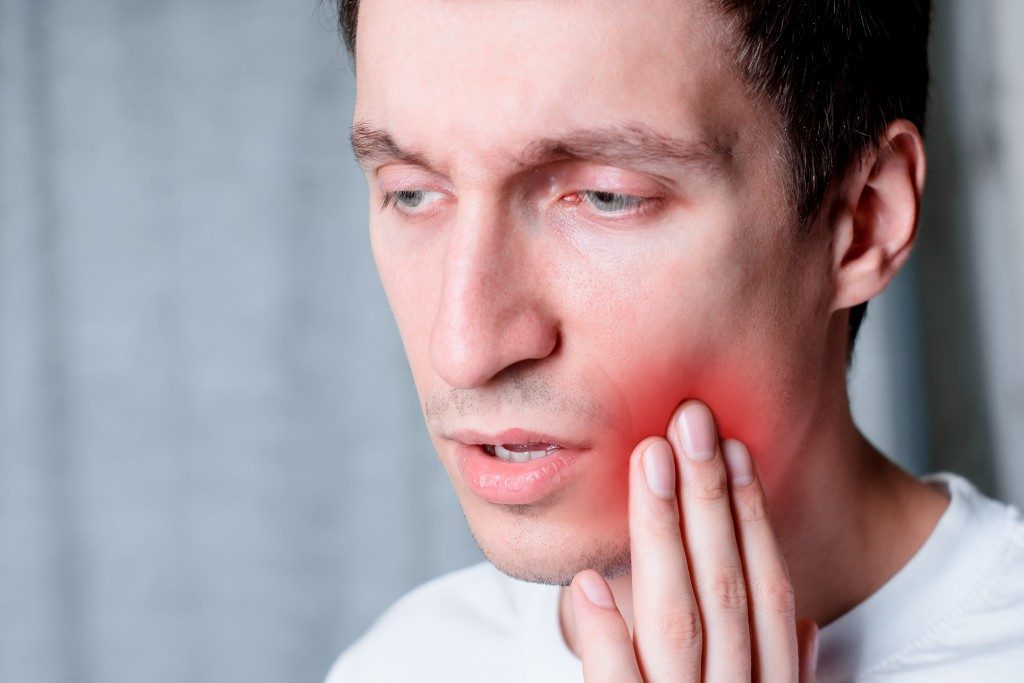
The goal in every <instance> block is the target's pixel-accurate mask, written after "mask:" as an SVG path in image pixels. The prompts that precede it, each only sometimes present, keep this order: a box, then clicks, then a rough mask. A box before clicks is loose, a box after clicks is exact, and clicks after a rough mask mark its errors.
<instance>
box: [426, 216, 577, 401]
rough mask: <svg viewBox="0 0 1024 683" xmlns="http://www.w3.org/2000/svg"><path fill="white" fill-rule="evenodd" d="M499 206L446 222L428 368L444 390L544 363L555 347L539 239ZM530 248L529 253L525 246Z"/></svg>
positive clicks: (554, 324)
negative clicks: (530, 363)
mask: <svg viewBox="0 0 1024 683" xmlns="http://www.w3.org/2000/svg"><path fill="white" fill-rule="evenodd" d="M503 214H504V212H503V211H502V210H501V209H500V207H493V208H486V207H477V208H474V207H472V206H468V207H467V206H466V205H465V204H464V205H463V206H461V207H460V211H459V215H458V216H456V217H455V219H454V220H453V222H452V223H450V224H449V225H448V227H447V228H446V230H448V242H447V245H446V249H445V251H444V254H445V256H444V263H443V268H444V273H443V277H442V286H441V293H440V301H439V304H438V308H437V312H436V314H435V317H434V325H433V329H432V331H431V338H430V357H431V362H432V363H433V365H434V369H435V370H436V372H437V373H438V374H439V375H440V377H441V378H442V379H443V380H444V381H445V382H447V383H448V384H449V385H451V386H452V387H456V388H463V389H469V388H474V387H479V386H482V385H485V384H486V383H487V382H488V380H490V379H491V378H493V377H494V376H496V375H497V374H499V373H500V372H501V371H502V370H504V369H505V368H507V367H509V366H511V365H514V364H516V363H518V362H520V361H523V360H528V359H540V358H546V357H547V356H548V355H550V354H551V353H552V352H553V351H554V349H555V347H556V346H557V342H558V325H557V320H556V319H555V317H554V315H553V314H552V312H551V311H550V310H549V308H548V306H549V304H550V298H549V296H550V285H551V281H550V278H549V277H546V275H545V273H546V268H545V266H546V264H545V261H546V260H547V259H545V258H543V254H541V253H539V252H538V249H537V247H539V246H540V245H539V243H538V241H539V240H542V239H543V237H542V236H541V235H538V234H536V233H533V232H532V231H526V230H517V229H516V227H515V226H514V225H513V224H512V222H511V221H510V220H509V219H507V218H505V217H504V216H503ZM531 247H533V248H531Z"/></svg>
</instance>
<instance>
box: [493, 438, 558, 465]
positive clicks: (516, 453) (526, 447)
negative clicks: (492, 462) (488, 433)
mask: <svg viewBox="0 0 1024 683" xmlns="http://www.w3.org/2000/svg"><path fill="white" fill-rule="evenodd" d="M480 445H481V446H483V449H484V452H485V453H487V454H488V455H493V456H494V457H496V458H501V459H502V460H504V461H505V462H529V461H530V460H537V459H539V458H546V457H547V456H549V455H551V454H552V453H554V452H555V451H557V450H561V449H562V446H559V445H557V444H552V443H545V442H543V441H535V442H533V443H526V444H522V443H506V444H492V443H485V444H480Z"/></svg>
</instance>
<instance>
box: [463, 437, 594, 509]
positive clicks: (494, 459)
mask: <svg viewBox="0 0 1024 683" xmlns="http://www.w3.org/2000/svg"><path fill="white" fill-rule="evenodd" d="M445 437H446V438H448V439H449V440H450V441H452V442H454V445H455V455H456V463H457V465H458V469H459V472H460V473H461V475H462V479H463V481H464V482H465V483H466V484H467V486H468V487H469V488H470V489H471V490H472V491H473V492H474V493H476V494H477V496H479V497H480V498H483V499H485V500H487V501H490V502H492V503H505V504H513V503H518V504H524V503H535V502H539V501H540V500H542V499H544V498H546V497H548V496H550V495H553V494H554V493H555V492H556V491H558V490H560V489H562V488H564V487H565V486H568V485H569V484H570V483H571V482H572V481H573V480H574V479H575V478H576V477H577V476H578V474H579V463H580V461H581V460H582V459H583V456H584V454H585V453H586V452H587V451H588V450H589V446H588V445H582V444H579V443H577V442H576V441H574V440H571V439H565V438H562V437H553V436H551V435H545V434H541V433H539V432H533V431H527V430H522V429H514V430H506V431H504V432H500V433H495V434H486V433H483V432H476V431H471V430H464V431H460V432H453V433H450V434H446V435H445Z"/></svg>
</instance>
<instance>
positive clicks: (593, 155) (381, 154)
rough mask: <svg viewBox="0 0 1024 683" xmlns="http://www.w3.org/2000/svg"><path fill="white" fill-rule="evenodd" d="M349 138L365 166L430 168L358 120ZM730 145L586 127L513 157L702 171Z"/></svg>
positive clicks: (724, 160) (722, 160)
mask: <svg viewBox="0 0 1024 683" xmlns="http://www.w3.org/2000/svg"><path fill="white" fill-rule="evenodd" d="M349 139H350V141H351V143H352V151H353V152H354V153H355V156H356V160H357V161H358V162H359V165H360V166H362V167H363V169H365V170H370V169H371V168H373V166H374V165H375V164H384V163H396V162H397V163H407V164H411V165H416V166H423V167H424V168H428V169H429V168H433V167H432V166H431V164H430V163H429V162H428V161H427V159H425V158H424V157H423V156H421V155H419V154H417V153H415V152H412V151H410V150H405V149H402V148H401V147H400V146H399V145H398V143H396V142H395V140H394V138H393V137H392V136H391V134H390V133H389V132H388V131H386V130H384V129H383V128H377V127H374V126H372V125H370V124H369V123H366V122H363V121H359V122H356V123H355V124H354V125H353V126H352V130H351V133H350V135H349ZM732 158H733V151H732V146H731V145H730V144H729V143H728V142H726V141H725V140H723V139H713V140H685V139H681V138H675V137H672V136H669V135H665V134H662V133H659V132H657V131H655V130H653V129H652V128H650V127H649V126H647V125H645V124H630V125H623V126H607V127H602V128H587V129H580V130H576V131H573V132H570V133H568V134H566V135H563V136H558V137H551V138H542V139H540V140H535V141H533V142H531V143H530V144H528V145H527V146H526V148H525V149H523V151H522V152H520V153H519V154H518V155H516V156H515V157H514V158H513V164H514V165H515V166H516V167H517V169H518V170H523V169H527V168H531V167H535V166H540V165H542V164H545V163H550V162H553V161H562V160H568V159H578V160H583V161H598V162H606V163H611V164H624V165H627V166H649V165H664V164H671V165H674V166H682V167H687V168H690V169H692V170H696V171H699V172H703V173H709V174H714V173H716V172H720V171H723V170H726V169H727V168H728V167H729V166H730V164H731V162H732Z"/></svg>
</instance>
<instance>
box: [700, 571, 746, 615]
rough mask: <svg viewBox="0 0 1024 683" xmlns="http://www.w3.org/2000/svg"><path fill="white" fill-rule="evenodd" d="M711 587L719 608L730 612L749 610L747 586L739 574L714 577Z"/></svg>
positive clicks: (731, 573) (723, 574)
mask: <svg viewBox="0 0 1024 683" xmlns="http://www.w3.org/2000/svg"><path fill="white" fill-rule="evenodd" d="M709 587H710V589H711V594H712V596H713V597H714V599H715V601H716V603H717V605H718V606H719V607H722V608H724V609H727V610H730V611H745V610H746V609H747V584H746V582H745V581H744V580H743V576H742V575H740V574H739V573H734V572H727V573H721V574H717V575H715V576H713V577H712V579H711V582H710V586H709Z"/></svg>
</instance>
